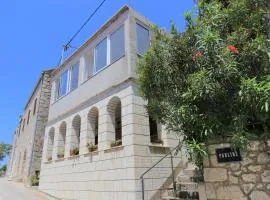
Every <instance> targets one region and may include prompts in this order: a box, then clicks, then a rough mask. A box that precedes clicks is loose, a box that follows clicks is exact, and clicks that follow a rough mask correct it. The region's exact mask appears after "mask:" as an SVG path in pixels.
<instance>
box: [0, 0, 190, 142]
mask: <svg viewBox="0 0 270 200" xmlns="http://www.w3.org/2000/svg"><path fill="white" fill-rule="evenodd" d="M100 2H101V0H76V1H75V0H73V1H71V0H69V1H67V0H57V1H56V0H46V1H37V0H24V1H22V0H8V1H1V2H0V24H1V28H0V45H1V50H0V52H1V53H0V60H1V64H0V69H1V73H0V87H1V98H0V105H1V115H0V122H1V126H0V142H6V143H12V137H13V133H14V130H15V128H16V125H17V123H18V119H19V115H20V114H21V113H22V112H23V108H24V105H25V103H26V101H27V98H28V97H29V95H30V94H31V91H32V89H33V87H34V85H35V83H36V81H37V79H38V77H39V75H40V73H41V71H42V70H44V69H47V68H51V67H54V66H56V65H57V63H58V60H59V57H60V52H61V47H62V45H63V44H65V43H66V42H67V41H68V40H69V39H70V37H71V36H72V35H73V33H74V32H75V31H76V30H78V28H79V27H80V26H81V24H82V23H83V22H84V21H85V20H86V19H87V17H89V15H90V14H91V13H92V12H93V10H94V9H95V8H96V7H97V6H98V5H99V3H100ZM124 4H129V5H131V7H133V8H134V9H135V10H136V11H137V12H139V13H140V14H142V15H144V16H145V17H146V18H148V19H149V20H151V21H152V22H154V23H155V24H157V25H158V26H160V27H163V28H166V29H167V30H169V28H170V23H171V22H172V21H173V22H174V23H175V24H176V25H177V27H178V28H179V29H181V30H183V29H184V26H185V23H184V17H183V14H184V12H185V11H187V10H190V9H191V8H192V6H193V0H181V1H180V0H166V1H161V0H107V1H106V2H105V4H104V5H103V6H102V7H101V9H100V10H99V11H98V13H97V14H96V15H95V16H94V18H93V19H92V20H91V21H90V23H89V24H88V25H87V26H86V27H85V28H84V30H83V31H82V32H81V33H80V34H79V35H78V37H77V38H76V39H75V40H74V41H73V42H72V46H75V47H78V46H80V45H81V44H82V43H83V41H85V40H86V39H87V38H88V37H89V36H91V35H92V34H93V33H94V32H95V31H96V30H97V29H98V28H99V27H100V26H101V25H102V24H103V23H104V22H106V21H107V20H108V19H109V18H110V17H111V16H112V15H113V14H114V13H115V12H117V11H118V10H119V9H120V8H121V7H122V6H123V5H124Z"/></svg>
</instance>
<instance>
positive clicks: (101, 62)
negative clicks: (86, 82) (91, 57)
mask: <svg viewBox="0 0 270 200" xmlns="http://www.w3.org/2000/svg"><path fill="white" fill-rule="evenodd" d="M106 65H107V38H105V39H103V40H102V41H101V42H100V43H99V44H98V45H97V46H96V49H95V72H98V71H99V70H101V69H102V68H104V67H105V66H106Z"/></svg>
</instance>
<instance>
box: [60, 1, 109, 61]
mask: <svg viewBox="0 0 270 200" xmlns="http://www.w3.org/2000/svg"><path fill="white" fill-rule="evenodd" d="M106 1H107V0H103V1H102V2H101V3H100V4H99V5H98V7H97V8H96V9H95V10H94V12H93V13H92V14H91V15H90V16H89V17H88V18H87V20H86V21H85V22H84V23H83V25H82V26H81V27H80V28H79V29H78V30H77V31H76V32H75V33H74V34H73V36H72V37H71V38H70V40H69V41H68V42H67V43H66V44H65V45H64V46H63V50H62V53H61V56H60V59H59V61H58V65H57V66H59V65H60V64H61V63H62V62H63V59H64V52H65V51H67V50H68V49H69V48H74V47H72V46H71V45H70V43H71V42H72V41H73V40H74V39H75V38H76V37H77V35H78V34H79V33H80V32H81V31H82V29H83V28H84V27H85V26H86V25H87V24H88V22H89V21H90V20H91V19H92V18H93V17H94V15H95V14H96V13H97V11H98V10H99V9H100V8H101V6H102V5H103V4H104V3H105V2H106ZM74 49H77V48H76V47H75V48H74Z"/></svg>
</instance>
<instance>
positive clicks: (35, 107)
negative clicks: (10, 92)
mask: <svg viewBox="0 0 270 200" xmlns="http://www.w3.org/2000/svg"><path fill="white" fill-rule="evenodd" d="M36 110H37V99H35V103H34V110H33V115H35V114H36Z"/></svg>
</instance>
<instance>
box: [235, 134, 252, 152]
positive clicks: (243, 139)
mask: <svg viewBox="0 0 270 200" xmlns="http://www.w3.org/2000/svg"><path fill="white" fill-rule="evenodd" d="M231 141H232V145H233V147H236V148H237V147H238V148H240V149H242V150H246V148H247V146H248V141H249V140H248V138H247V136H246V134H245V133H234V134H233V135H232V139H231Z"/></svg>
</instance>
